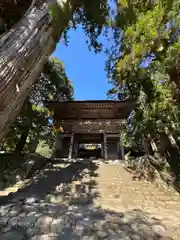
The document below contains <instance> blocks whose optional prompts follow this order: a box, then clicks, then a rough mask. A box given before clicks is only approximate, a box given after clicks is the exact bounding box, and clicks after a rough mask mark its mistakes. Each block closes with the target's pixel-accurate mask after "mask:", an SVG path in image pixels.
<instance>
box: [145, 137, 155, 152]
mask: <svg viewBox="0 0 180 240" xmlns="http://www.w3.org/2000/svg"><path fill="white" fill-rule="evenodd" d="M147 138H148V140H149V143H150V146H151V149H152V151H153V153H157V152H158V148H157V145H156V143H155V141H154V140H153V138H152V137H151V135H150V134H148V135H147Z"/></svg>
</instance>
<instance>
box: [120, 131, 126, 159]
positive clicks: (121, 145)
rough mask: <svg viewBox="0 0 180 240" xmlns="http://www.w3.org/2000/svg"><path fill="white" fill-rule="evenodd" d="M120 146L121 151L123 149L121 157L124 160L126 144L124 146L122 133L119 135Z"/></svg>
mask: <svg viewBox="0 0 180 240" xmlns="http://www.w3.org/2000/svg"><path fill="white" fill-rule="evenodd" d="M119 146H120V151H121V159H122V160H125V155H124V146H123V141H122V134H121V133H120V135H119Z"/></svg>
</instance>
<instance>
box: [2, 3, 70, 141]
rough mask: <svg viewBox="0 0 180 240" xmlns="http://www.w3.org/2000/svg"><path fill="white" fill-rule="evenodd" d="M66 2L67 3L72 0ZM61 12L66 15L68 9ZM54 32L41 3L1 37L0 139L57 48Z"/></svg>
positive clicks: (45, 5)
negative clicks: (48, 58)
mask: <svg viewBox="0 0 180 240" xmlns="http://www.w3.org/2000/svg"><path fill="white" fill-rule="evenodd" d="M51 1H52V0H51ZM59 2H62V1H60V0H59ZM63 2H64V3H63V4H64V5H63V7H65V4H68V1H63ZM66 7H67V6H66ZM61 13H62V14H64V15H65V14H66V11H64V12H63V11H61ZM68 13H69V12H68ZM71 16H72V14H71ZM71 16H69V18H68V17H67V16H66V17H62V19H63V20H64V21H65V20H66V22H63V23H62V26H63V27H62V28H64V27H66V26H67V24H68V22H69V19H70V18H71ZM60 28H61V26H60ZM53 34H54V26H53V24H52V19H51V17H50V15H49V11H48V8H47V4H41V5H40V6H38V5H35V6H34V7H32V8H31V9H30V10H29V11H28V12H27V14H26V16H24V17H23V18H22V19H21V20H20V21H19V22H18V23H17V24H16V25H15V26H14V28H12V29H11V30H10V31H9V32H8V33H7V34H6V35H4V36H3V37H2V38H1V39H0V132H1V134H0V140H1V139H2V138H3V137H4V136H5V134H6V133H7V131H8V129H9V127H10V125H11V123H12V122H13V121H14V120H15V118H16V116H17V115H18V113H19V111H20V109H21V107H22V105H23V102H24V100H25V99H26V97H27V96H28V94H29V91H30V88H31V86H32V85H33V83H34V82H35V80H36V79H37V76H38V75H39V74H40V73H41V70H42V68H43V66H44V63H45V62H46V60H47V57H48V56H49V55H50V54H51V53H52V52H53V51H54V50H55V45H56V42H55V41H54V39H53V37H52V36H53ZM56 40H57V39H56Z"/></svg>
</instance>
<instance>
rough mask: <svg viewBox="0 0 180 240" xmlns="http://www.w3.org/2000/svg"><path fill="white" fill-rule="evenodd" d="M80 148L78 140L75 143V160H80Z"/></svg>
mask: <svg viewBox="0 0 180 240" xmlns="http://www.w3.org/2000/svg"><path fill="white" fill-rule="evenodd" d="M78 147H79V143H78V140H77V139H76V140H75V141H74V157H75V158H78Z"/></svg>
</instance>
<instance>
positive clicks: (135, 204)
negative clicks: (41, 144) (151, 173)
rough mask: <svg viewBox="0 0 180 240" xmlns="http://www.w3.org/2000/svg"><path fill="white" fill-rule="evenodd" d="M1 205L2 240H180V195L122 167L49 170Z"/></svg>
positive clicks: (82, 166) (76, 166) (64, 166)
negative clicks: (138, 177) (131, 173)
mask: <svg viewBox="0 0 180 240" xmlns="http://www.w3.org/2000/svg"><path fill="white" fill-rule="evenodd" d="M0 203H1V206H0V240H11V239H12V240H16V239H17V240H23V239H24V240H26V239H28V240H30V239H31V240H58V239H65V240H70V239H75V240H76V239H79V240H81V239H82V240H88V239H89V240H98V239H109V240H113V239H114V240H115V239H124V240H163V239H164V240H168V239H169V240H170V239H180V230H179V229H180V200H179V195H178V194H176V193H175V192H174V191H172V190H168V189H165V188H160V187H155V186H153V185H152V184H150V183H147V182H139V181H138V182H136V181H133V180H132V176H131V175H130V174H129V173H128V172H126V170H125V169H124V168H123V165H122V164H104V163H103V164H100V163H98V164H97V163H92V162H87V163H86V162H84V163H72V164H50V165H49V166H47V167H46V168H44V169H43V170H42V171H41V174H39V175H38V176H37V178H36V179H34V180H33V182H32V184H31V185H30V186H28V187H25V188H24V189H21V190H20V191H18V192H16V193H12V194H10V195H9V196H8V197H7V196H5V197H4V198H3V197H1V198H0ZM178 231H179V232H178Z"/></svg>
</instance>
